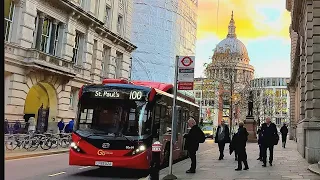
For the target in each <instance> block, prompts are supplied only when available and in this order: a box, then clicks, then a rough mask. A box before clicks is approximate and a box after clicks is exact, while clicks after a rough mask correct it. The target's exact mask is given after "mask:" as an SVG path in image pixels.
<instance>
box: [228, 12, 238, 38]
mask: <svg viewBox="0 0 320 180" xmlns="http://www.w3.org/2000/svg"><path fill="white" fill-rule="evenodd" d="M227 37H228V38H237V35H236V26H235V22H234V19H233V11H232V14H231V20H230V23H229V27H228V35H227Z"/></svg>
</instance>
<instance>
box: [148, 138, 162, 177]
mask: <svg viewBox="0 0 320 180" xmlns="http://www.w3.org/2000/svg"><path fill="white" fill-rule="evenodd" d="M161 147H162V144H161V143H160V142H159V141H156V142H154V143H153V144H152V161H151V168H150V176H149V179H150V180H159V172H160V153H161Z"/></svg>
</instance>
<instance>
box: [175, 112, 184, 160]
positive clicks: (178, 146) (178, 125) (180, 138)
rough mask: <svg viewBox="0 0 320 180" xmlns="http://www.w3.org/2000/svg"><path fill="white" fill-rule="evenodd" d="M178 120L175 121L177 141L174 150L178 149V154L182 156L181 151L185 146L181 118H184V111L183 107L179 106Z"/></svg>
mask: <svg viewBox="0 0 320 180" xmlns="http://www.w3.org/2000/svg"><path fill="white" fill-rule="evenodd" d="M176 112H177V114H176V118H175V119H176V122H175V123H174V127H176V128H175V132H174V133H175V134H174V136H175V142H174V151H176V153H177V156H180V151H181V149H182V148H183V147H182V141H183V134H181V133H182V132H183V131H182V129H181V118H182V113H181V112H182V111H181V107H180V106H177V107H176Z"/></svg>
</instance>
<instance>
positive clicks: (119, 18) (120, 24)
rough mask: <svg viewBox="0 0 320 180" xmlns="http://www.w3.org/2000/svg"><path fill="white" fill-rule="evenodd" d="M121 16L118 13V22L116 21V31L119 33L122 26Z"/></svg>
mask: <svg viewBox="0 0 320 180" xmlns="http://www.w3.org/2000/svg"><path fill="white" fill-rule="evenodd" d="M122 24H123V17H122V16H121V15H118V23H117V31H118V33H119V34H122V27H123V25H122Z"/></svg>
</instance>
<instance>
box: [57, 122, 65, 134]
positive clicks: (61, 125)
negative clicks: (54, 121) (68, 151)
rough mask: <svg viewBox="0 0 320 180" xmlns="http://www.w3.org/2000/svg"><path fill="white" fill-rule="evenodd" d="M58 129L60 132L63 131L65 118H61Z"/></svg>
mask: <svg viewBox="0 0 320 180" xmlns="http://www.w3.org/2000/svg"><path fill="white" fill-rule="evenodd" d="M57 126H58V130H59V133H63V129H64V122H63V119H61V120H60V121H59V122H58V125H57Z"/></svg>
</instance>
